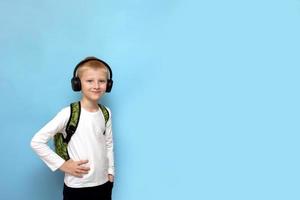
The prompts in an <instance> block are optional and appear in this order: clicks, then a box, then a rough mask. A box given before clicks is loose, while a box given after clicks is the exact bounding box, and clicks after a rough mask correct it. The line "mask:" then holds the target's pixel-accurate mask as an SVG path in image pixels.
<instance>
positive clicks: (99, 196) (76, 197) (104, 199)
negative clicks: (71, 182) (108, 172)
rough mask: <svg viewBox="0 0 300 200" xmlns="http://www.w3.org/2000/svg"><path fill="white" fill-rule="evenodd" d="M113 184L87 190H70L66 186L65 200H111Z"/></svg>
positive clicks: (109, 183) (86, 188)
mask: <svg viewBox="0 0 300 200" xmlns="http://www.w3.org/2000/svg"><path fill="white" fill-rule="evenodd" d="M112 188H113V183H112V182H109V181H108V182H106V183H104V184H103V185H99V186H95V187H85V188H70V187H68V186H66V185H64V191H63V194H64V199H63V200H111V192H112Z"/></svg>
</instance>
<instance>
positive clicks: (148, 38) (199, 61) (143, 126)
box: [0, 0, 300, 200]
mask: <svg viewBox="0 0 300 200" xmlns="http://www.w3.org/2000/svg"><path fill="white" fill-rule="evenodd" d="M299 22H300V2H299V0H275V1H274V0H272V1H271V0H252V1H238V0H228V1H222V0H216V1H203V0H198V1H196V0H195V1H192V0H173V1H171V0H165V1H161V0H160V1H159V0H151V1H150V0H148V1H146V0H145V1H138V0H124V1H102V0H89V1H86V0H85V1H83V0H82V1H70V0H66V1H37V0H24V1H15V0H10V1H1V2H0V24H1V29H0V30H1V32H0V44H1V45H0V55H1V59H0V89H1V99H0V103H1V112H0V121H1V126H0V134H1V140H0V141H1V142H0V150H1V154H2V155H1V168H0V169H1V170H0V177H1V181H0V199H1V200H2V199H3V200H19V199H22V200H56V199H57V200H58V199H60V197H61V190H62V178H63V176H62V173H60V172H55V173H53V172H51V171H50V170H49V169H48V168H47V167H46V165H45V164H44V163H43V162H42V161H41V160H39V159H38V157H37V156H36V155H35V154H34V153H33V151H32V150H31V149H30V146H29V143H30V139H31V137H32V136H33V135H34V134H35V132H37V131H38V130H39V128H41V127H42V126H43V125H44V124H45V123H46V122H47V121H48V120H50V119H51V118H52V117H54V115H55V114H56V113H57V112H58V111H59V110H60V109H61V108H62V107H64V106H66V105H68V104H69V103H70V102H72V101H75V100H77V99H78V98H79V97H80V95H79V94H76V93H74V92H72V91H71V88H70V79H71V76H72V71H73V68H74V66H75V64H76V63H77V62H78V61H79V60H80V59H82V58H84V57H85V56H88V55H95V56H98V57H100V58H102V59H104V60H106V61H107V62H108V63H109V64H110V65H111V66H112V68H113V72H114V81H115V85H114V88H113V90H112V93H111V94H109V95H106V96H105V98H104V99H103V101H104V103H105V104H106V105H108V106H109V107H110V108H111V109H112V111H113V120H114V121H113V123H114V138H115V153H116V173H117V176H116V184H115V188H114V199H116V200H141V199H143V200H153V199H155V200H158V199H164V200H165V199H172V200H182V199H203V200H225V199H226V200H227V199H228V200H241V199H242V200H247V199H249V200H253V199H255V200H266V199H270V200H276V199H278V200H279V199H280V200H281V199H288V200H294V199H295V200H296V199H297V200H299V199H300V193H299V187H300V184H299V180H300V174H299V169H300V166H299V164H300V162H299V150H300V148H299V146H300V145H299V139H300V137H299V121H300V115H299V113H300V107H299V102H300V101H299V100H300V99H299V97H300V95H299V83H300V80H299V72H300V70H299V67H300V60H299V55H300V54H299V53H300V39H299V38H300V37H299V36H300V28H299V27H300V26H299Z"/></svg>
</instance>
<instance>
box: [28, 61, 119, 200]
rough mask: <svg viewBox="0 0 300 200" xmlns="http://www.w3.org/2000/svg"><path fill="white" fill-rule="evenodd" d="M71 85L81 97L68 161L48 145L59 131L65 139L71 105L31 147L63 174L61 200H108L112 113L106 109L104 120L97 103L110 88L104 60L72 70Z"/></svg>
mask: <svg viewBox="0 0 300 200" xmlns="http://www.w3.org/2000/svg"><path fill="white" fill-rule="evenodd" d="M71 83H72V88H73V90H74V91H81V92H82V98H81V100H80V102H79V106H80V107H81V108H80V113H79V114H80V117H79V122H78V125H77V128H76V131H75V132H74V134H73V135H72V136H71V139H70V140H69V142H68V146H67V152H68V155H69V157H70V159H68V160H64V159H63V158H62V157H60V156H59V155H58V154H56V153H55V152H54V151H53V150H51V149H50V148H49V146H48V145H47V143H48V141H49V140H50V139H51V138H53V137H54V136H55V135H56V134H57V133H59V132H60V133H62V134H63V135H64V136H65V137H66V135H67V133H66V127H67V124H68V123H69V118H70V114H71V109H70V106H69V107H65V108H64V109H62V110H61V111H60V112H59V113H58V114H57V115H56V116H55V117H54V118H53V119H52V120H51V121H50V122H49V123H48V124H46V125H45V126H44V127H43V128H42V129H40V130H39V131H38V132H37V133H36V134H35V136H34V137H33V138H32V140H31V147H32V149H33V150H34V151H35V152H36V153H37V154H38V155H39V156H40V158H41V159H42V160H43V161H44V162H45V163H46V164H47V165H48V167H49V168H50V169H51V170H52V171H55V170H57V169H60V170H61V171H63V172H64V173H65V178H64V183H65V184H64V189H63V199H64V200H77V199H78V200H110V199H111V191H112V187H113V181H114V156H113V138H112V128H111V126H112V124H111V123H112V122H111V112H110V110H109V109H108V108H106V110H107V111H108V114H109V115H108V116H109V118H108V120H107V121H105V118H104V115H103V113H102V110H101V109H100V108H99V104H98V101H99V100H100V98H101V97H102V95H103V94H104V93H105V92H110V90H111V88H112V84H113V81H112V71H111V69H110V67H109V65H108V64H107V63H105V62H104V61H102V60H100V59H98V58H96V57H87V58H86V59H84V60H82V61H81V62H80V63H78V64H77V66H76V67H75V69H74V73H73V78H72V80H71Z"/></svg>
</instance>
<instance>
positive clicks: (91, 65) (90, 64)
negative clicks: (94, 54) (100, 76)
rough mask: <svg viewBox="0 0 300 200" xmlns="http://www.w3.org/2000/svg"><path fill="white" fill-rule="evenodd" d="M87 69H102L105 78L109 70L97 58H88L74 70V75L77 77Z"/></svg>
mask: <svg viewBox="0 0 300 200" xmlns="http://www.w3.org/2000/svg"><path fill="white" fill-rule="evenodd" d="M87 69H104V70H105V72H106V76H107V79H108V78H109V71H108V69H107V67H106V66H105V65H104V64H103V63H102V62H100V61H98V60H90V61H87V62H85V63H83V64H82V65H80V66H79V67H78V69H77V70H76V76H77V77H79V78H80V77H82V74H83V72H84V71H85V70H87Z"/></svg>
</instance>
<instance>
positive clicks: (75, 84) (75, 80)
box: [71, 57, 113, 92]
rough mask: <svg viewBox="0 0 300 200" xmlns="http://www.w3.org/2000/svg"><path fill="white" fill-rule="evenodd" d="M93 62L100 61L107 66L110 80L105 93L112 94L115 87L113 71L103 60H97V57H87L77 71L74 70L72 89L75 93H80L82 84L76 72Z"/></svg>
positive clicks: (79, 64) (78, 65)
mask: <svg viewBox="0 0 300 200" xmlns="http://www.w3.org/2000/svg"><path fill="white" fill-rule="evenodd" d="M92 60H95V61H99V62H101V63H102V64H104V65H105V67H106V68H107V69H108V71H109V78H108V80H107V85H106V91H105V92H110V91H111V88H112V86H113V80H112V70H111V68H110V66H109V65H108V64H107V63H106V62H104V61H103V60H100V59H99V58H96V57H87V58H85V59H84V60H82V61H80V62H79V63H78V64H77V65H76V67H75V69H74V72H73V78H72V79H71V84H72V89H73V90H74V91H75V92H78V91H80V90H81V82H80V79H79V77H78V76H77V75H76V72H77V69H78V68H79V67H80V66H81V65H83V64H84V63H86V62H89V61H92Z"/></svg>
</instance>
